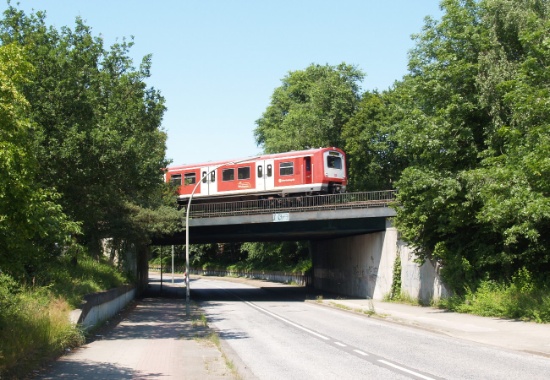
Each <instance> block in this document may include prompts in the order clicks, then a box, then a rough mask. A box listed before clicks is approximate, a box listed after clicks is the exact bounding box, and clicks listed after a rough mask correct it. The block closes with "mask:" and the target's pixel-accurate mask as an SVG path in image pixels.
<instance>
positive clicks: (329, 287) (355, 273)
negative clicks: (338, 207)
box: [311, 220, 448, 303]
mask: <svg viewBox="0 0 550 380" xmlns="http://www.w3.org/2000/svg"><path fill="white" fill-rule="evenodd" d="M311 250H312V260H313V285H314V287H315V288H316V289H319V290H323V291H327V292H331V293H337V294H342V295H345V296H349V297H359V298H370V299H375V300H382V299H384V297H385V296H386V295H388V294H389V293H390V291H391V286H392V282H393V275H394V274H393V272H394V270H393V269H394V264H395V260H396V257H397V255H399V256H400V258H401V291H402V293H404V294H405V295H407V296H409V297H411V298H412V299H418V300H419V301H421V302H423V303H428V302H430V301H431V300H432V299H440V298H444V297H446V296H447V294H448V292H447V289H446V288H445V286H444V284H443V283H442V281H441V279H440V276H439V267H438V266H437V265H434V264H432V263H431V262H425V263H424V264H422V265H419V264H417V263H416V262H415V261H414V259H415V256H414V254H413V252H412V249H411V248H410V247H408V246H407V245H406V244H405V243H404V242H403V241H401V240H400V239H399V233H398V231H397V229H396V228H395V227H393V226H392V225H391V222H390V221H389V220H386V230H385V231H380V232H374V233H370V234H364V235H356V236H350V237H343V238H336V239H325V240H315V241H312V242H311Z"/></svg>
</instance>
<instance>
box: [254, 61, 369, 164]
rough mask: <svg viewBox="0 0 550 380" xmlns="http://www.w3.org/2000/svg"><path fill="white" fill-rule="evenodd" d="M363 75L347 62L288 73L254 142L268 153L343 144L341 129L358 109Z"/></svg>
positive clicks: (265, 113)
mask: <svg viewBox="0 0 550 380" xmlns="http://www.w3.org/2000/svg"><path fill="white" fill-rule="evenodd" d="M363 76H364V75H363V73H362V72H361V71H360V70H358V69H357V68H355V67H354V66H351V65H347V64H345V63H342V64H340V65H338V66H329V65H325V66H321V65H310V66H309V67H307V68H306V69H305V70H297V71H293V72H290V73H289V74H288V75H287V76H286V77H285V78H283V80H282V83H283V84H282V86H281V87H278V88H276V89H275V91H274V92H273V95H272V97H271V104H270V105H269V106H268V107H267V109H266V111H265V112H264V113H263V115H262V117H261V118H260V119H258V120H257V121H256V124H257V127H256V129H255V130H254V135H255V137H256V142H257V143H258V145H260V146H262V147H263V149H264V151H265V152H266V153H277V152H284V151H289V150H299V149H307V148H314V147H321V146H335V147H343V143H344V142H343V140H342V136H341V133H342V129H343V127H344V125H345V124H346V123H347V122H348V120H349V119H350V117H351V116H352V115H353V114H354V113H355V111H356V109H357V105H358V102H359V99H360V95H359V89H360V88H359V83H360V82H361V80H362V79H363Z"/></svg>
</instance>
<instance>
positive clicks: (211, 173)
mask: <svg viewBox="0 0 550 380" xmlns="http://www.w3.org/2000/svg"><path fill="white" fill-rule="evenodd" d="M210 182H216V171H215V170H212V171H211V172H210Z"/></svg>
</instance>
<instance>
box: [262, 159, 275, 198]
mask: <svg viewBox="0 0 550 380" xmlns="http://www.w3.org/2000/svg"><path fill="white" fill-rule="evenodd" d="M264 184H265V190H267V191H269V190H273V189H275V163H274V161H273V160H272V159H271V160H265V161H264Z"/></svg>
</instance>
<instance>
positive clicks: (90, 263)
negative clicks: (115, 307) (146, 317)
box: [0, 256, 127, 379]
mask: <svg viewBox="0 0 550 380" xmlns="http://www.w3.org/2000/svg"><path fill="white" fill-rule="evenodd" d="M126 281H127V279H126V277H125V276H124V275H122V274H120V273H118V272H117V271H116V269H115V268H113V267H112V266H110V265H109V264H108V263H103V262H97V261H94V260H92V259H91V258H89V257H85V256H82V257H79V258H78V261H77V262H76V263H75V262H74V259H72V258H64V257H61V258H59V259H58V260H56V261H53V262H51V263H48V265H47V268H46V267H45V268H43V270H42V271H41V272H40V273H39V274H37V276H36V278H35V279H34V284H32V285H21V283H20V282H17V281H15V280H14V279H13V278H12V277H10V276H9V275H7V274H1V273H0V379H20V378H24V377H27V376H29V374H31V373H32V371H33V370H36V369H38V368H39V367H40V366H41V365H42V364H43V363H45V362H46V361H49V360H52V359H54V358H56V357H58V356H59V355H61V354H62V353H63V352H65V351H66V350H67V349H70V348H73V347H76V346H79V345H81V344H82V343H84V341H85V335H84V332H83V331H82V330H81V329H80V328H79V327H78V326H75V325H73V324H71V323H70V321H69V313H70V312H71V310H73V309H74V308H75V307H77V306H79V305H80V302H81V300H82V297H83V296H84V295H85V294H88V293H91V292H95V291H99V290H106V289H109V288H112V287H116V286H119V285H122V284H123V283H124V282H126Z"/></svg>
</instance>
